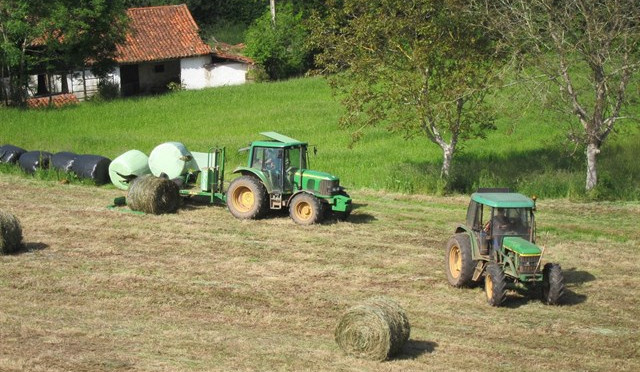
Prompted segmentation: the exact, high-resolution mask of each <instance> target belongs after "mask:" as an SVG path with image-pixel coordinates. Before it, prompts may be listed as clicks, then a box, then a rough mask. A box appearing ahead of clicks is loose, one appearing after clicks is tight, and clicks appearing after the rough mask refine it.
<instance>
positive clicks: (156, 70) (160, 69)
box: [153, 65, 164, 74]
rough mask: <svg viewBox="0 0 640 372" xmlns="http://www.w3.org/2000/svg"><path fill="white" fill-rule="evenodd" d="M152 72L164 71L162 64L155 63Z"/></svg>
mask: <svg viewBox="0 0 640 372" xmlns="http://www.w3.org/2000/svg"><path fill="white" fill-rule="evenodd" d="M153 72H155V73H157V74H159V73H162V72H164V65H155V66H153Z"/></svg>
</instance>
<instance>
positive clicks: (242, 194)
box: [232, 186, 255, 212]
mask: <svg viewBox="0 0 640 372" xmlns="http://www.w3.org/2000/svg"><path fill="white" fill-rule="evenodd" d="M232 201H233V206H234V207H235V208H236V209H237V210H238V211H240V212H248V211H249V210H251V207H253V203H254V202H255V198H254V195H253V192H252V191H251V189H250V188H248V187H246V186H240V187H238V188H237V189H236V190H235V191H234V193H233V198H232Z"/></svg>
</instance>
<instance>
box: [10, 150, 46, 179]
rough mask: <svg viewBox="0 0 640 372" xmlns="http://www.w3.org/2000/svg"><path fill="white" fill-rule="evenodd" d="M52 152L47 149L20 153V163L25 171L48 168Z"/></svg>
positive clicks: (30, 172)
mask: <svg viewBox="0 0 640 372" xmlns="http://www.w3.org/2000/svg"><path fill="white" fill-rule="evenodd" d="M50 161H51V153H50V152H46V151H27V152H25V153H24V154H22V155H20V159H18V164H19V165H20V168H22V170H23V171H25V172H27V173H29V174H32V173H33V172H35V171H36V170H38V169H48V168H49V163H50Z"/></svg>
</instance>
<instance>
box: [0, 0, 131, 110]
mask: <svg viewBox="0 0 640 372" xmlns="http://www.w3.org/2000/svg"><path fill="white" fill-rule="evenodd" d="M124 4H125V3H124V0H50V1H47V2H42V1H38V0H3V1H2V2H0V37H1V38H2V42H1V43H0V64H1V65H0V70H1V71H2V75H3V77H6V78H8V80H9V81H10V84H9V91H8V92H5V102H7V103H8V101H9V97H10V98H11V101H12V102H13V103H15V104H21V103H23V102H24V100H25V98H26V85H27V79H28V76H29V75H30V74H35V73H45V72H46V73H52V72H58V73H63V74H65V73H67V72H69V71H70V70H72V69H74V68H79V67H84V66H86V65H89V66H90V67H91V69H92V70H93V72H94V73H96V74H98V75H99V76H100V75H104V74H105V73H106V72H108V71H109V70H111V69H112V68H113V67H114V66H115V62H114V60H113V57H114V55H115V51H116V45H117V44H118V43H121V42H123V41H124V37H125V32H126V19H127V18H126V13H125V10H126V9H125V5H124ZM63 80H64V79H63Z"/></svg>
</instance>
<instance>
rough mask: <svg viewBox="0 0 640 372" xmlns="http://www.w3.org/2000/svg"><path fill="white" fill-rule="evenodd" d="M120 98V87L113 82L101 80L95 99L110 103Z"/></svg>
mask: <svg viewBox="0 0 640 372" xmlns="http://www.w3.org/2000/svg"><path fill="white" fill-rule="evenodd" d="M119 96H120V85H119V84H118V83H116V82H114V81H111V80H100V82H99V83H98V94H97V95H96V97H95V99H97V100H105V101H109V100H112V99H115V98H118V97H119Z"/></svg>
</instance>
